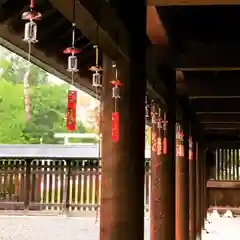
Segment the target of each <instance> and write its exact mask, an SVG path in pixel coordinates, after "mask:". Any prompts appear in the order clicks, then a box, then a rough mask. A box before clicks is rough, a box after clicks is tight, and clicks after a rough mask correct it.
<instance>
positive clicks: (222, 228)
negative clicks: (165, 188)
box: [0, 216, 240, 240]
mask: <svg viewBox="0 0 240 240" xmlns="http://www.w3.org/2000/svg"><path fill="white" fill-rule="evenodd" d="M207 228H208V230H209V231H210V233H209V234H204V236H203V240H223V239H224V240H227V239H229V240H230V239H231V240H239V239H240V219H227V218H219V219H215V220H214V221H213V223H212V224H210V225H208V226H207ZM145 237H146V240H148V239H149V221H148V220H146V227H145ZM48 239H49V240H50V239H51V240H66V239H68V240H98V239H99V222H98V223H97V224H95V218H94V217H78V218H74V217H69V218H66V217H64V216H36V217H34V216H17V217H16V216H15V217H14V216H0V240H48Z"/></svg>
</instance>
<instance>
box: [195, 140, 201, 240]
mask: <svg viewBox="0 0 240 240" xmlns="http://www.w3.org/2000/svg"><path fill="white" fill-rule="evenodd" d="M195 145H196V231H197V238H198V239H199V240H200V239H201V233H202V227H201V179H200V159H199V144H198V142H196V144H195Z"/></svg>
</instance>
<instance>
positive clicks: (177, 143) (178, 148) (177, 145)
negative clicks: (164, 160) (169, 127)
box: [176, 123, 180, 157]
mask: <svg viewBox="0 0 240 240" xmlns="http://www.w3.org/2000/svg"><path fill="white" fill-rule="evenodd" d="M176 156H177V157H180V124H179V123H177V124H176Z"/></svg>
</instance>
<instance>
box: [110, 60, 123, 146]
mask: <svg viewBox="0 0 240 240" xmlns="http://www.w3.org/2000/svg"><path fill="white" fill-rule="evenodd" d="M113 68H115V80H113V81H111V84H112V85H113V87H112V98H113V101H114V110H113V112H112V140H113V142H115V143H116V142H118V141H119V111H118V108H117V102H118V100H119V99H120V98H121V97H120V86H121V85H122V84H121V82H120V81H119V80H118V69H117V65H116V63H113Z"/></svg>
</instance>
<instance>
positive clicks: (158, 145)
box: [157, 108, 163, 155]
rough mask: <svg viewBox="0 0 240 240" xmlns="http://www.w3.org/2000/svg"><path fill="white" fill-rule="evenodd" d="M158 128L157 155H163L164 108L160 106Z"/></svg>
mask: <svg viewBox="0 0 240 240" xmlns="http://www.w3.org/2000/svg"><path fill="white" fill-rule="evenodd" d="M157 128H158V139H157V155H162V131H163V126H162V110H161V108H158V120H157Z"/></svg>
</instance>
